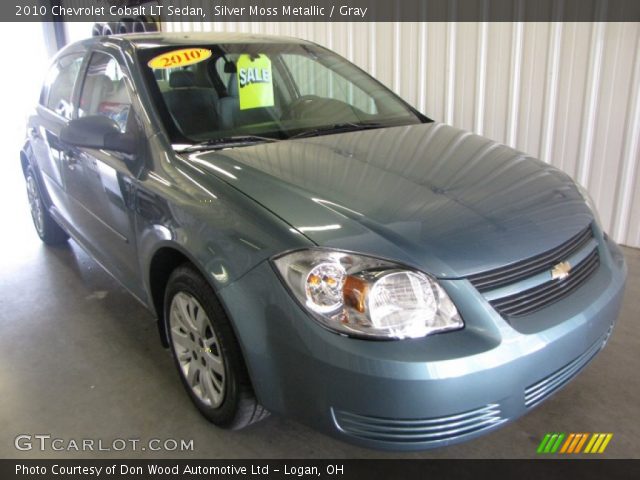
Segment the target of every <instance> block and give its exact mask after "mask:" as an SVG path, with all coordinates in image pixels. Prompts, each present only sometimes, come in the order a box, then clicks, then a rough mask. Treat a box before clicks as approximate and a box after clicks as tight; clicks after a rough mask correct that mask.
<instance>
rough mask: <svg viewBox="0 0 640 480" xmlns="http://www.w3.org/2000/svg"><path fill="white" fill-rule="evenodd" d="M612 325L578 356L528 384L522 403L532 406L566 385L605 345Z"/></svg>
mask: <svg viewBox="0 0 640 480" xmlns="http://www.w3.org/2000/svg"><path fill="white" fill-rule="evenodd" d="M612 330H613V325H611V326H610V327H609V330H608V331H607V333H606V334H604V335H603V336H602V337H601V338H600V339H598V341H596V342H595V343H594V344H593V345H592V346H591V347H589V349H588V350H587V351H586V352H584V353H583V354H582V355H580V356H579V357H578V358H576V359H575V360H573V361H572V362H570V363H568V364H567V365H565V366H564V367H562V368H561V369H560V370H558V371H556V372H554V373H552V374H551V375H549V376H547V377H545V378H543V379H542V380H539V381H538V382H536V383H534V384H533V385H530V386H528V387H527V388H526V389H525V390H524V404H525V405H526V406H527V407H534V406H536V405H537V404H539V403H540V402H542V401H543V400H544V399H545V398H547V397H548V396H549V395H551V394H552V393H553V392H555V391H556V390H558V389H559V388H561V387H562V386H564V385H566V384H567V383H568V382H569V381H570V380H571V379H572V378H573V377H575V376H576V375H577V374H578V372H580V370H582V369H583V368H584V367H585V366H586V365H587V363H589V361H590V360H591V359H592V358H593V357H594V356H595V355H596V354H597V353H598V352H599V351H600V350H601V349H602V347H604V346H605V344H606V343H607V340H609V336H610V335H611V331H612Z"/></svg>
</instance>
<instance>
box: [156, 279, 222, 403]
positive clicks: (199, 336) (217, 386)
mask: <svg viewBox="0 0 640 480" xmlns="http://www.w3.org/2000/svg"><path fill="white" fill-rule="evenodd" d="M169 326H170V329H171V342H172V343H173V349H174V352H175V355H176V358H177V359H178V363H179V364H180V369H181V370H182V374H183V375H184V378H185V379H186V380H187V383H188V385H189V387H190V388H191V390H192V391H193V393H194V394H195V395H196V396H197V397H198V399H199V400H200V401H202V402H203V403H204V404H205V405H208V406H210V407H213V408H216V407H219V406H220V405H221V404H222V402H223V400H224V394H225V362H224V358H223V357H222V351H221V348H220V342H219V341H218V337H217V336H216V334H215V332H214V330H213V327H212V325H211V321H210V319H209V317H208V315H207V313H206V312H205V310H204V308H202V306H201V305H200V303H199V302H198V300H197V299H196V298H195V297H194V296H193V295H191V294H189V293H187V292H184V291H182V292H178V293H177V294H176V295H174V297H173V299H172V300H171V306H170V309H169Z"/></svg>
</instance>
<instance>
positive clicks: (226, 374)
mask: <svg viewBox="0 0 640 480" xmlns="http://www.w3.org/2000/svg"><path fill="white" fill-rule="evenodd" d="M20 160H21V162H22V167H23V170H24V174H25V177H26V180H27V186H28V194H29V200H30V205H31V212H32V215H33V219H34V224H35V227H36V230H37V232H38V234H39V235H40V237H41V238H42V239H43V240H44V242H45V243H47V244H55V243H60V242H65V241H66V240H67V238H68V237H71V238H73V239H74V241H76V242H77V243H78V244H79V245H81V246H82V247H83V248H84V249H86V250H87V252H88V253H89V254H90V255H91V256H92V257H93V258H94V259H95V260H96V261H97V262H98V263H100V264H101V265H102V266H103V267H104V268H105V269H106V270H108V271H109V272H110V273H111V274H112V275H113V276H114V277H115V278H116V279H118V280H119V281H120V282H121V283H122V285H124V287H126V288H127V289H128V290H129V291H130V292H131V293H132V294H133V295H134V296H136V297H137V298H138V299H139V300H140V301H141V302H142V303H144V304H145V305H146V306H148V308H149V309H150V310H151V311H152V312H154V314H155V315H156V316H157V318H158V328H159V331H160V337H161V340H162V342H163V344H164V345H165V346H166V347H169V348H170V349H171V352H172V353H173V356H174V358H175V365H176V367H177V371H178V373H179V376H180V379H181V381H182V383H183V384H184V387H185V388H186V391H187V393H188V394H189V396H190V397H191V399H192V400H193V403H194V404H195V406H196V407H197V408H198V409H199V410H200V412H202V414H203V415H204V416H205V417H206V418H207V419H209V420H210V421H211V422H213V423H214V424H216V425H218V426H221V427H228V428H241V427H244V426H246V425H249V424H251V423H253V422H255V421H257V420H260V419H261V418H263V417H265V416H266V415H267V414H268V412H273V413H275V414H281V415H286V416H288V417H291V418H294V419H297V420H298V421H301V422H304V423H306V424H308V425H311V426H313V427H315V428H317V429H319V430H322V431H324V432H327V433H329V434H332V435H335V436H337V437H339V438H341V439H344V440H347V441H351V442H355V443H359V444H361V445H365V446H369V447H375V448H387V449H397V450H412V449H425V448H431V447H437V446H443V445H448V444H451V443H455V442H460V441H464V440H467V439H470V438H473V437H476V436H478V435H481V434H484V433H486V432H489V431H491V430H493V429H495V428H497V427H499V426H501V425H504V424H505V423H506V422H508V421H511V420H514V419H516V418H517V417H519V416H521V415H523V414H525V413H527V412H528V411H530V410H531V409H532V408H534V407H535V406H537V405H538V404H540V403H541V402H543V401H544V400H545V399H546V398H548V397H549V396H550V395H552V394H553V393H555V392H556V391H558V390H559V389H560V388H561V387H563V386H564V385H565V384H566V383H567V382H569V381H570V380H571V379H572V378H574V377H575V376H576V374H577V373H578V372H579V371H580V370H581V369H582V368H583V367H585V366H586V365H587V364H588V363H589V361H590V360H592V359H593V358H594V356H595V355H596V354H597V353H598V352H599V351H600V350H601V349H602V348H603V347H604V345H605V344H606V343H607V339H608V338H609V335H610V334H611V331H612V328H613V326H614V323H615V320H616V317H617V315H618V310H619V307H620V302H621V298H622V292H623V288H624V283H625V277H626V267H625V264H624V260H623V257H622V255H621V253H620V251H619V250H618V248H617V247H616V245H615V244H614V243H613V242H612V241H611V240H610V239H609V238H608V237H607V235H606V234H605V233H604V232H603V231H602V229H601V227H600V225H599V223H598V219H597V215H596V213H595V210H594V208H593V205H592V203H591V201H590V199H589V196H588V195H587V194H586V192H585V191H584V190H583V189H582V188H581V187H579V186H578V185H576V184H575V183H574V182H573V181H572V180H571V179H570V178H569V177H568V176H567V175H565V174H564V173H562V172H560V171H558V170H556V169H555V168H553V167H551V166H549V165H547V164H545V163H543V162H541V161H539V160H536V159H534V158H531V157H529V156H527V155H526V154H525V153H522V152H519V151H516V150H514V149H512V148H509V147H507V146H505V145H501V144H498V143H496V142H494V141H491V140H489V139H487V138H484V137H481V136H478V135H474V134H472V133H470V132H466V131H463V130H459V129H457V128H453V127H451V126H448V125H445V124H442V123H438V122H435V121H433V120H431V119H430V118H428V117H426V116H425V115H423V114H421V113H419V112H418V111H417V110H416V109H414V108H413V107H411V106H410V105H408V104H407V103H406V102H405V101H403V100H402V99H400V98H399V97H398V96H396V95H395V94H394V93H392V92H391V91H389V90H388V89H387V88H386V87H384V86H383V85H382V84H380V83H379V82H378V81H376V80H375V79H373V78H371V77H370V76H369V75H367V74H366V73H365V72H363V71H362V70H360V69H359V68H357V67H356V66H354V65H352V64H351V63H349V62H347V61H346V60H344V59H343V58H341V57H339V56H338V55H336V54H334V53H332V52H330V51H328V50H326V49H325V48H322V47H320V46H318V45H315V44H313V43H310V42H306V41H301V40H295V39H290V38H275V37H263V36H255V35H215V34H207V35H185V34H175V35H171V34H163V33H155V34H147V35H131V36H113V37H109V38H94V39H91V40H86V41H83V42H80V43H75V44H73V45H70V46H68V47H66V48H65V49H64V50H62V51H61V52H60V53H59V54H58V55H57V56H56V57H55V59H54V60H53V63H52V65H51V68H50V72H49V75H48V77H47V79H46V82H45V84H44V86H43V89H42V94H41V97H40V102H39V104H38V105H37V107H36V109H35V110H34V114H33V115H32V116H31V117H30V119H29V124H28V138H27V140H26V142H25V145H24V148H23V150H22V151H21V153H20ZM122 396H123V400H126V396H127V392H122Z"/></svg>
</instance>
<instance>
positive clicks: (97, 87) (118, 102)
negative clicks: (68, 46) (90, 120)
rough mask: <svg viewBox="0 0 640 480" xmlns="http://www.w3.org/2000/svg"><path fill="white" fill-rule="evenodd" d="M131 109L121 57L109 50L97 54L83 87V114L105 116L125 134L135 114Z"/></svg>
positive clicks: (94, 55) (80, 111) (80, 114)
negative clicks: (120, 61)
mask: <svg viewBox="0 0 640 480" xmlns="http://www.w3.org/2000/svg"><path fill="white" fill-rule="evenodd" d="M130 111H131V97H130V96H129V92H128V91H127V85H126V83H125V76H124V74H123V72H122V69H121V68H120V65H119V64H118V62H117V60H116V59H115V58H113V57H112V56H111V55H108V54H106V53H101V52H98V53H94V54H93V55H92V56H91V61H90V62H89V67H88V68H87V74H86V77H85V80H84V85H83V86H82V94H81V95H80V108H79V111H78V114H79V116H81V117H85V116H89V115H104V116H105V117H109V118H110V119H112V120H113V121H114V122H116V123H117V124H118V127H119V128H120V130H121V131H122V132H123V133H124V132H126V131H127V130H128V128H129V121H130V119H132V117H133V116H132V115H129V113H130Z"/></svg>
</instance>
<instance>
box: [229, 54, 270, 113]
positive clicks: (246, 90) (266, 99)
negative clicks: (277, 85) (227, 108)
mask: <svg viewBox="0 0 640 480" xmlns="http://www.w3.org/2000/svg"><path fill="white" fill-rule="evenodd" d="M236 65H237V69H238V92H239V97H240V110H248V109H250V108H260V107H273V78H272V75H271V60H269V57H267V56H266V55H263V54H260V55H258V56H257V57H255V56H253V57H252V56H251V55H247V54H244V55H240V57H239V58H238V61H237V64H236Z"/></svg>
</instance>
